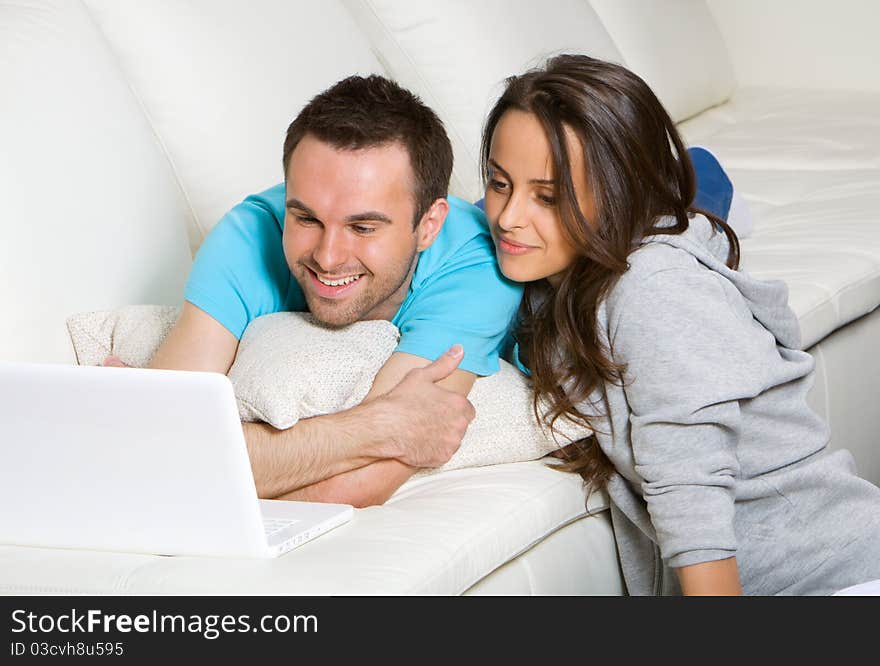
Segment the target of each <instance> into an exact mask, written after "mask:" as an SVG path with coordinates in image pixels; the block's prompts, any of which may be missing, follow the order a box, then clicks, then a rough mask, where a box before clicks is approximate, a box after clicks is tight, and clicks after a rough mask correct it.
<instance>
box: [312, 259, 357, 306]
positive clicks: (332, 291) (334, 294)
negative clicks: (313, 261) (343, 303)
mask: <svg viewBox="0 0 880 666" xmlns="http://www.w3.org/2000/svg"><path fill="white" fill-rule="evenodd" d="M306 270H307V271H308V274H309V277H310V278H311V283H312V285H313V286H314V289H315V292H316V293H317V294H318V296H320V297H322V298H344V297H345V296H348V295H349V293H350V292H351V291H353V290H354V287H355V285H357V284H359V283H360V281H361V278H362V277H363V276H364V273H357V274H354V275H346V276H341V277H339V276H334V277H326V276H322V275H319V274H318V273H317V272H315V271H314V270H312V269H311V268H309V267H308V266H307V267H306Z"/></svg>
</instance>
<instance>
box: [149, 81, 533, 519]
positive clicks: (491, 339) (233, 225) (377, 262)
mask: <svg viewBox="0 0 880 666" xmlns="http://www.w3.org/2000/svg"><path fill="white" fill-rule="evenodd" d="M283 166H284V174H285V183H284V184H282V185H278V186H276V187H273V188H271V189H269V190H267V191H265V192H263V193H261V194H259V195H255V196H251V197H248V198H247V199H245V201H244V202H242V203H241V204H239V205H238V206H236V207H235V208H233V209H232V210H231V211H230V212H229V213H227V215H225V216H224V218H223V219H222V220H221V221H220V222H219V223H218V224H217V225H216V227H215V228H214V229H213V230H212V232H211V233H210V234H209V235H208V237H207V238H206V239H205V242H204V244H203V245H202V247H201V248H200V250H199V253H198V255H197V257H196V259H195V262H194V264H193V268H192V272H191V274H190V277H189V280H188V282H187V286H186V292H185V303H184V306H183V310H182V313H181V316H180V319H179V320H178V322H177V324H176V325H175V326H174V328H173V329H172V330H171V332H170V333H169V335H168V337H167V338H166V340H165V342H164V343H163V345H162V346H161V347H160V349H159V350H158V352H157V353H156V356H155V357H154V359H153V360H152V363H151V367H153V368H169V369H187V370H203V371H214V372H222V373H224V374H225V373H227V372H228V370H229V368H230V366H231V365H232V363H233V361H234V359H235V354H236V350H237V347H238V341H239V339H240V337H241V335H242V333H243V331H244V329H245V328H246V326H247V325H248V323H249V322H250V321H252V320H253V319H255V318H256V317H259V316H261V315H264V314H269V313H272V312H279V311H304V310H308V311H310V312H311V313H312V315H313V316H314V317H315V318H316V319H317V320H319V321H321V322H323V323H325V324H327V325H330V326H345V325H347V324H351V323H353V322H355V321H361V320H370V319H386V320H389V321H391V322H392V323H394V324H395V325H397V326H398V328H399V329H400V332H401V338H400V343H399V345H398V347H397V349H396V350H395V352H394V353H393V354H392V356H391V357H390V358H389V360H388V361H387V362H386V364H385V365H384V366H383V367H382V369H381V370H380V371H379V373H378V375H377V376H376V378H375V381H374V383H373V386H372V389H371V390H370V392H369V394H368V395H367V397H366V398H365V399H364V401H363V402H362V404H361V405H359V406H358V407H355V408H353V409H350V410H346V411H343V412H339V413H337V414H330V415H326V416H321V417H316V418H312V419H306V420H303V421H300V422H299V423H297V424H296V425H295V426H293V427H292V428H290V429H288V430H285V431H278V430H275V429H273V428H271V427H270V426H268V425H266V424H258V423H244V424H243V428H244V432H245V439H246V440H247V446H248V453H249V455H250V460H251V466H252V468H253V472H254V479H255V481H256V485H257V491H258V494H259V495H260V497H264V498H280V499H306V500H318V501H335V502H345V503H350V504H353V505H355V506H367V505H371V504H381V503H383V502H384V501H385V500H386V499H387V498H388V497H389V496H390V495H391V494H392V493H393V492H394V491H395V490H396V489H397V488H398V487H399V486H400V485H401V484H402V483H403V482H404V481H405V480H406V479H407V478H409V476H410V475H411V474H412V473H413V472H414V471H415V470H416V469H417V468H418V467H421V466H437V465H441V464H443V463H444V462H446V460H448V459H449V458H450V457H451V456H452V454H453V453H454V452H455V450H456V449H457V448H458V446H459V444H460V443H461V439H462V437H463V436H464V432H465V430H466V428H467V425H468V423H469V422H470V421H471V420H472V419H473V417H474V410H473V406H472V405H471V404H470V403H469V402H468V401H467V398H466V396H467V394H468V392H469V391H470V388H471V386H472V385H473V382H474V379H475V378H476V377H477V376H479V375H486V374H491V373H493V372H495V371H497V369H498V354H499V351H500V349H501V345H502V343H503V340H504V338H505V335H506V333H507V331H508V327H509V324H510V322H511V320H512V318H513V315H514V314H515V312H516V309H517V307H518V305H519V301H520V297H521V289H520V288H519V287H518V286H517V285H515V284H513V283H509V282H507V281H506V280H505V279H504V278H503V277H502V276H501V274H500V272H499V271H498V268H497V265H496V263H495V257H494V249H493V246H492V241H491V238H490V236H489V234H488V231H487V230H486V228H485V226H484V224H483V223H482V222H481V220H480V217H479V216H480V212H479V211H478V210H477V209H476V208H475V207H473V206H471V205H470V204H468V203H465V202H463V201H460V200H457V199H455V198H453V197H449V198H447V196H446V192H447V188H448V186H449V178H450V174H451V171H452V148H451V145H450V143H449V139H448V137H447V136H446V133H445V131H444V129H443V125H442V123H441V122H440V120H439V119H438V118H437V116H436V115H435V114H434V113H433V112H432V111H431V110H430V109H428V108H427V107H426V106H425V105H423V104H422V103H421V102H420V101H419V100H418V98H416V97H415V96H414V95H412V94H411V93H409V92H408V91H405V90H403V89H402V88H400V87H399V86H397V85H396V84H395V83H393V82H391V81H389V80H387V79H385V78H383V77H379V76H370V77H367V78H363V77H350V78H348V79H345V80H343V81H341V82H339V83H337V84H336V85H334V86H332V87H331V88H330V89H328V90H327V91H325V92H323V93H321V94H320V95H318V96H317V97H315V98H314V99H313V100H312V101H311V102H309V104H308V105H307V106H306V107H305V108H304V109H303V110H302V111H301V112H300V114H299V115H298V116H297V118H296V119H295V120H294V121H293V123H291V125H290V127H289V129H288V131H287V137H286V139H285V142H284V154H283ZM447 350H449V351H448V352H447Z"/></svg>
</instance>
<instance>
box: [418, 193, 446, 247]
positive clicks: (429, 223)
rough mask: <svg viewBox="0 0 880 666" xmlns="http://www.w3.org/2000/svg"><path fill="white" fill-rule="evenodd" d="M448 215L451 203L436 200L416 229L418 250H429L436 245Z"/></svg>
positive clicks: (444, 200)
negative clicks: (435, 242) (435, 241)
mask: <svg viewBox="0 0 880 666" xmlns="http://www.w3.org/2000/svg"><path fill="white" fill-rule="evenodd" d="M448 213H449V202H448V201H447V200H446V199H434V203H432V204H431V206H430V208H428V210H427V211H425V214H424V215H422V219H421V220H419V225H418V226H417V227H416V236H417V242H416V249H417V250H418V251H419V252H422V251H423V250H427V249H428V248H429V247H431V245H432V244H433V243H434V239H436V238H437V234H439V233H440V230H441V229H442V228H443V223H444V222H445V221H446V215H447V214H448Z"/></svg>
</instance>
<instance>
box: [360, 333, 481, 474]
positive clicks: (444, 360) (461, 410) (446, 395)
mask: <svg viewBox="0 0 880 666" xmlns="http://www.w3.org/2000/svg"><path fill="white" fill-rule="evenodd" d="M463 356H464V350H463V349H462V347H461V345H454V346H453V347H452V348H451V349H449V351H447V352H446V353H445V354H443V355H442V356H441V357H440V358H438V359H437V360H436V361H434V362H433V363H431V364H430V365H427V366H425V367H423V368H415V369H412V370H410V371H409V372H407V373H406V375H404V377H403V379H402V380H400V382H399V383H398V384H397V385H396V386H395V387H394V388H392V389H391V390H390V391H389V392H388V393H386V394H384V395H381V396H378V397H377V398H376V399H375V400H372V401H369V402H366V403H364V404H363V407H364V408H365V409H369V410H370V412H371V419H372V421H373V423H374V424H375V425H374V427H376V428H378V429H379V430H380V432H381V433H382V434H384V435H385V436H386V437H387V442H388V446H389V450H388V457H389V458H397V459H398V460H400V461H401V462H402V463H405V464H407V465H411V466H412V467H439V466H440V465H442V464H444V463H445V462H446V461H448V460H449V459H450V458H451V457H452V455H453V454H454V453H455V452H456V451H457V450H458V447H459V446H460V445H461V440H462V437H464V433H465V431H466V430H467V427H468V425H470V423H471V421H473V420H474V417H475V416H476V411H475V410H474V406H473V405H472V404H471V402H470V400H468V399H467V398H466V397H465V396H463V395H461V394H460V393H458V392H456V391H450V390H448V389H445V388H443V387H441V386H438V385H437V382H440V381H442V380H444V379H446V378H447V377H449V376H450V375H451V374H452V373H453V372H454V371H455V369H456V368H457V367H458V364H459V362H460V361H461V359H462V357H463Z"/></svg>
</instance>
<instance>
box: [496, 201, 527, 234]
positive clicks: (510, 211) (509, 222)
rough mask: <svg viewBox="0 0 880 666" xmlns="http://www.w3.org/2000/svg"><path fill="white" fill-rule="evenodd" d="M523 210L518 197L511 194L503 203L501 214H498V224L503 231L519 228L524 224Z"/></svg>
mask: <svg viewBox="0 0 880 666" xmlns="http://www.w3.org/2000/svg"><path fill="white" fill-rule="evenodd" d="M524 213H525V211H524V210H523V206H522V204H521V202H520V199H519V197H516V196H511V197H509V198H508V199H507V201H506V202H505V204H504V208H503V209H502V210H501V214H500V215H499V216H498V226H499V227H501V228H502V229H504V231H512V230H513V229H521V228H522V227H524V226H526V221H525V214H524Z"/></svg>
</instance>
